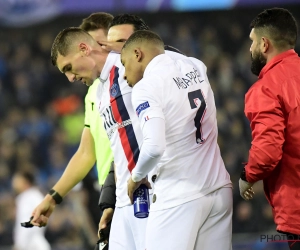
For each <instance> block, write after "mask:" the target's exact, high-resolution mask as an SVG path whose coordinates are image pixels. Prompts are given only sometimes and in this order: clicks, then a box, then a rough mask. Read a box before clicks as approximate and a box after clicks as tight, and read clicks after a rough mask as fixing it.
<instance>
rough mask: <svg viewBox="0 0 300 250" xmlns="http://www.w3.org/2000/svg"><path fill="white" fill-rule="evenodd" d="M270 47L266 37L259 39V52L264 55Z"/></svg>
mask: <svg viewBox="0 0 300 250" xmlns="http://www.w3.org/2000/svg"><path fill="white" fill-rule="evenodd" d="M269 46H270V40H269V39H268V38H266V37H262V38H261V51H262V52H263V53H266V52H267V51H268V49H269Z"/></svg>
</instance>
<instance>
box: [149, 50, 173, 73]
mask: <svg viewBox="0 0 300 250" xmlns="http://www.w3.org/2000/svg"><path fill="white" fill-rule="evenodd" d="M166 58H168V59H169V60H172V59H171V58H170V57H169V56H168V55H166V54H161V55H158V56H156V57H154V58H153V59H152V60H151V61H150V62H149V64H148V65H147V67H146V69H145V71H144V75H147V74H148V73H150V72H151V71H152V69H153V68H154V67H156V65H157V64H160V63H161V62H162V61H164V60H166Z"/></svg>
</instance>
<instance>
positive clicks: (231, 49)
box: [0, 10, 300, 250]
mask: <svg viewBox="0 0 300 250" xmlns="http://www.w3.org/2000/svg"><path fill="white" fill-rule="evenodd" d="M256 13H257V11H256V10H254V11H253V12H247V11H246V10H242V11H240V12H238V11H237V10H235V11H224V12H199V13H182V14H179V13H168V14H165V15H164V16H163V17H162V15H160V16H159V17H158V18H156V17H154V16H155V14H152V15H150V14H148V15H141V17H143V18H144V19H145V21H146V22H147V23H148V24H149V26H150V27H151V28H152V29H153V30H154V31H156V32H157V33H158V34H160V35H161V37H162V38H163V40H164V41H165V43H166V44H170V45H172V46H174V47H177V48H178V49H180V50H181V51H183V52H184V53H185V54H186V55H188V56H194V57H197V58H199V59H200V60H202V61H203V62H204V63H205V64H206V66H207V70H208V76H209V80H210V83H211V85H212V88H213V90H214V94H215V100H216V105H217V118H218V127H219V146H220V149H221V153H222V156H223V159H224V161H225V166H226V168H227V170H228V171H229V173H230V175H231V180H232V182H233V184H234V215H233V233H257V234H258V233H259V232H266V231H268V230H274V228H275V226H274V223H273V219H272V212H271V208H270V206H269V205H268V203H267V201H266V199H265V197H264V192H263V188H262V185H260V184H257V185H255V187H254V188H255V192H256V194H257V195H256V197H255V199H254V200H253V201H252V202H251V203H250V202H246V201H244V200H243V199H242V198H241V197H240V194H239V189H238V179H239V175H240V172H241V169H242V167H243V165H242V163H243V162H245V161H247V156H248V155H247V154H248V149H249V148H250V140H251V134H250V129H249V124H248V121H247V120H246V118H245V116H244V94H245V93H246V91H247V90H248V88H249V87H250V86H251V84H252V83H254V82H255V77H254V76H253V75H252V73H251V71H250V53H249V47H250V40H249V39H248V35H249V31H250V29H249V22H250V21H251V20H252V18H253V16H255V14H256ZM297 14H298V16H297ZM294 15H295V16H296V17H297V18H299V16H300V11H298V13H297V11H295V12H294ZM179 17H180V18H179ZM81 19H82V17H81V16H77V17H75V18H74V17H67V18H63V17H60V18H58V19H56V20H54V21H51V22H48V23H44V24H39V25H37V26H31V27H28V28H22V29H20V28H19V29H17V28H15V29H12V28H5V27H2V28H0V37H1V39H0V120H1V122H0V249H5V248H4V246H9V245H12V244H13V240H12V232H13V227H14V218H15V215H14V194H13V192H12V188H11V177H12V175H13V174H14V172H15V171H16V170H18V169H26V170H29V171H33V172H34V173H35V176H36V180H37V184H38V186H39V187H40V188H41V190H42V191H43V192H44V193H46V192H47V191H48V190H49V188H51V187H52V185H53V184H54V183H55V182H56V180H58V178H59V177H60V176H61V174H62V173H63V170H64V168H65V167H66V164H67V163H68V160H69V158H70V157H71V156H72V155H73V153H74V152H75V150H76V149H77V146H78V142H79V140H80V136H81V131H82V128H83V124H84V106H83V98H84V96H85V94H86V91H87V88H86V86H84V85H81V84H80V83H72V84H70V83H68V81H67V80H66V79H65V76H64V75H63V74H60V73H59V72H58V71H57V70H56V69H55V68H54V67H53V66H52V65H51V62H50V48H51V44H52V42H53V39H54V35H55V34H56V33H57V30H60V29H61V28H64V27H67V26H76V25H79V24H80V22H81ZM298 42H299V40H298ZM296 51H298V52H300V44H298V45H297V48H296ZM95 171H96V170H95ZM95 171H92V172H91V173H90V174H89V175H88V176H87V177H86V179H85V181H84V182H83V183H82V185H80V186H78V187H77V188H76V189H74V190H73V191H72V193H71V194H70V195H68V196H67V197H66V199H65V200H64V202H63V203H62V204H61V205H59V208H58V209H56V211H55V213H54V215H53V216H52V218H51V220H50V223H49V225H48V226H47V231H46V237H47V239H48V240H49V242H50V243H51V245H52V247H53V249H54V250H56V249H57V250H58V249H75V250H76V249H78V250H79V249H89V248H88V247H90V246H92V245H93V243H95V242H94V240H95V238H94V236H95V235H96V227H97V224H98V221H99V210H98V208H97V202H98V194H97V193H98V192H99V190H98V188H99V187H98V185H97V173H96V172H95ZM82 214H86V216H85V217H84V218H82V216H81V215H82ZM79 215H80V216H79ZM29 216H30V215H29ZM91 221H93V222H94V223H89V222H91ZM90 225H92V228H90ZM91 230H92V231H94V234H95V235H93V233H90V232H91ZM68 247H69V248H68ZM8 249H9V248H8Z"/></svg>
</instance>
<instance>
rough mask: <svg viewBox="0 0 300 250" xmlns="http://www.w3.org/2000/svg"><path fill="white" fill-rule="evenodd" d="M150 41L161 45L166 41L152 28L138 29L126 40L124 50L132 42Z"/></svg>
mask: <svg viewBox="0 0 300 250" xmlns="http://www.w3.org/2000/svg"><path fill="white" fill-rule="evenodd" d="M144 41H145V42H149V43H152V44H157V45H159V46H162V48H163V47H164V42H163V40H162V39H161V38H160V36H159V35H158V34H156V33H155V32H153V31H150V30H138V31H135V32H134V33H133V34H132V35H131V36H130V37H129V38H128V40H127V41H126V43H125V44H124V46H123V48H122V50H124V49H126V47H128V46H130V45H131V44H134V43H136V42H144Z"/></svg>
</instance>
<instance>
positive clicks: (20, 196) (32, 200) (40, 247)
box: [12, 171, 51, 250]
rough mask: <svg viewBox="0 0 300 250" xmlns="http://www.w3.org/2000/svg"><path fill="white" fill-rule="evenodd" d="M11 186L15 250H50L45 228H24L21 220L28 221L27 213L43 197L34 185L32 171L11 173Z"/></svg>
mask: <svg viewBox="0 0 300 250" xmlns="http://www.w3.org/2000/svg"><path fill="white" fill-rule="evenodd" d="M12 187H13V190H14V191H15V193H16V194H17V197H16V221H15V227H14V249H15V250H28V249H35V250H50V249H51V247H50V244H49V242H48V241H47V240H46V238H45V236H44V234H45V228H38V227H33V228H24V227H21V225H20V224H21V223H22V222H27V221H29V218H28V215H29V214H30V213H31V211H32V209H34V207H35V206H37V205H38V204H39V203H40V202H41V201H42V200H43V198H44V196H43V194H42V193H41V192H40V191H39V190H38V188H37V187H35V180H34V173H33V172H27V171H17V172H16V173H15V174H14V175H13V179H12Z"/></svg>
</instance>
